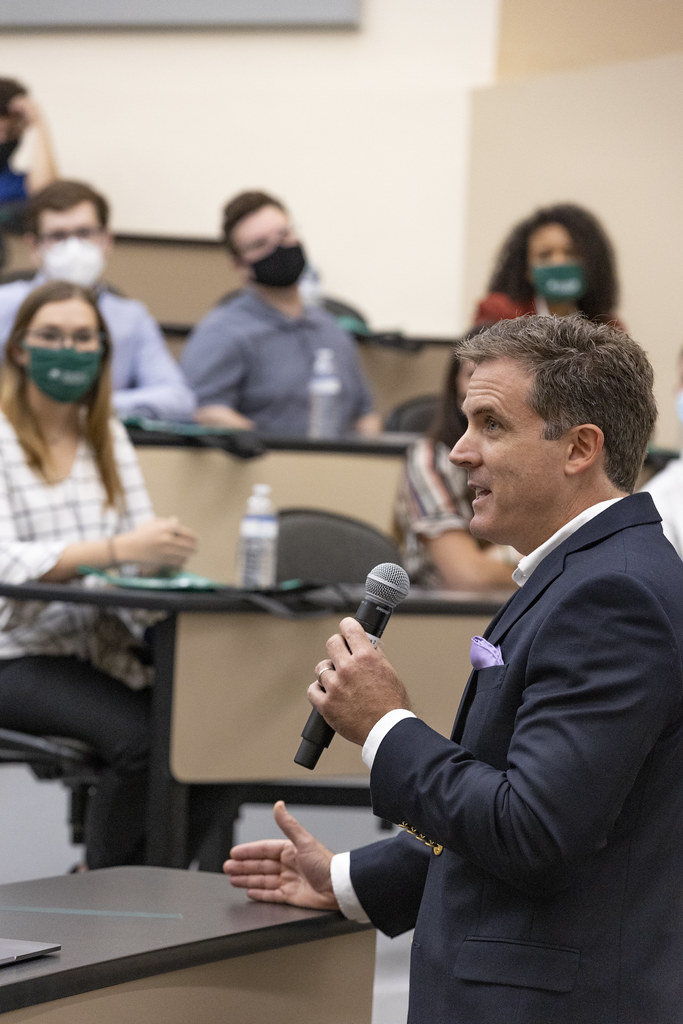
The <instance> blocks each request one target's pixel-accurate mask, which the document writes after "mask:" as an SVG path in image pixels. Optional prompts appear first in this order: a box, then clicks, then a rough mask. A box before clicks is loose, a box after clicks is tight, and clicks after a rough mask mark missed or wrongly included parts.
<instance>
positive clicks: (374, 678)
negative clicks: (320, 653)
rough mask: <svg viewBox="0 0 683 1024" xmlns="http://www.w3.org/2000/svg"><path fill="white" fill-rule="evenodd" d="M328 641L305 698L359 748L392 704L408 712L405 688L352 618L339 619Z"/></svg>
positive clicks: (337, 730) (408, 701) (393, 707)
mask: <svg viewBox="0 0 683 1024" xmlns="http://www.w3.org/2000/svg"><path fill="white" fill-rule="evenodd" d="M339 629H340V632H339V633H335V635H334V636H332V637H330V639H329V640H328V641H327V651H328V654H329V656H330V657H329V659H328V660H325V661H320V662H318V664H317V665H316V667H315V674H316V680H315V682H314V683H311V685H310V686H309V688H308V699H309V700H310V702H311V704H312V705H313V707H314V708H315V709H316V710H317V711H319V712H320V714H321V715H322V716H323V718H324V719H325V721H326V722H327V723H328V724H329V725H331V726H332V728H333V729H334V730H335V731H336V732H338V733H339V735H340V736H343V737H344V738H345V739H347V740H349V741H350V742H351V743H357V744H359V745H360V746H362V745H363V744H364V743H365V740H366V739H367V736H368V733H369V732H370V730H371V729H372V727H373V725H375V724H376V723H377V722H378V721H379V720H380V718H382V717H383V715H385V714H386V713H387V711H393V710H394V709H395V708H406V709H407V710H410V708H411V704H410V700H409V698H408V694H407V692H406V689H405V687H404V685H403V683H402V682H401V680H400V679H399V678H398V676H397V675H396V672H395V671H394V669H393V668H392V666H391V664H390V663H389V662H388V661H387V659H386V658H385V656H384V654H383V653H382V651H380V650H377V649H376V648H374V647H373V646H372V644H371V643H370V641H369V640H368V638H367V636H366V634H365V630H364V629H363V627H362V626H361V625H360V623H358V622H356V620H355V619H352V618H346V619H342V621H341V623H340V624H339Z"/></svg>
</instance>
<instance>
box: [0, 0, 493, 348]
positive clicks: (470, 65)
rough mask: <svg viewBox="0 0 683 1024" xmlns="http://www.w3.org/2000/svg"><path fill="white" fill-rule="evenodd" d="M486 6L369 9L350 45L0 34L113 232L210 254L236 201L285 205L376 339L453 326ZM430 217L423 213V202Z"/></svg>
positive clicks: (181, 34)
mask: <svg viewBox="0 0 683 1024" xmlns="http://www.w3.org/2000/svg"><path fill="white" fill-rule="evenodd" d="M496 12H497V0H478V2H477V3H476V4H473V3H471V2H469V0H421V2H420V3H419V4H417V3H414V2H413V0H365V3H364V4H363V20H362V27H361V28H360V29H359V30H358V31H258V30H255V31H245V30H242V31H230V30H213V31H195V32H192V31H167V32H160V31H136V32H126V31H109V32H102V31H91V32H61V31H60V32H35V33H16V32H15V33H3V34H2V71H1V73H2V74H5V75H7V74H11V75H16V76H18V77H21V78H22V79H25V80H26V82H27V83H30V85H31V86H32V87H33V89H34V90H35V93H36V96H37V97H38V98H39V100H40V101H41V103H42V105H43V107H44V108H45V110H46V112H47V114H48V117H49V121H50V124H51V125H52V127H53V129H54V135H55V139H56V142H57V151H58V155H59V161H60V165H61V168H62V172H63V173H64V174H66V175H69V176H79V177H83V178H85V179H89V180H91V181H92V182H93V183H96V184H97V185H99V186H100V187H101V188H102V189H103V190H104V191H105V192H107V193H108V195H109V196H110V197H111V199H112V201H113V204H114V210H115V226H116V227H117V228H118V229H119V230H121V231H131V232H132V231H147V232H153V233H162V234H169V235H178V234H189V235H194V236H215V235H216V233H217V231H218V227H219V208H220V206H221V205H222V203H223V202H224V201H225V199H226V198H227V197H228V196H229V195H231V194H232V193H233V192H235V191H237V190H239V189H242V188H245V187H253V186H265V187H267V188H269V189H272V190H273V191H275V192H276V193H279V194H281V195H282V196H283V197H284V198H285V199H286V200H287V201H288V202H289V203H290V205H291V207H292V210H293V212H294V215H295V218H296V221H297V223H298V224H299V226H300V228H301V230H302V232H303V234H304V236H305V239H306V240H307V242H308V247H309V250H310V254H311V256H312V258H313V259H314V261H315V262H317V263H318V265H319V267H320V270H321V272H322V276H323V279H324V282H325V285H326V287H327V290H328V291H329V292H330V294H333V295H338V296H340V297H345V298H347V299H348V300H349V301H353V302H354V303H355V304H357V305H358V306H359V307H360V308H361V309H363V310H365V311H366V313H367V315H368V317H369V318H370V320H371V322H372V323H373V324H374V325H375V326H377V327H385V328H393V327H401V328H403V329H405V330H411V331H412V332H414V333H430V334H434V333H437V334H445V335H452V334H453V333H454V332H455V331H456V330H457V329H459V328H460V326H461V319H462V318H461V311H460V309H459V308H458V298H459V291H458V282H459V280H460V279H461V276H462V269H463V268H462V238H463V211H464V188H465V177H464V175H465V166H466V138H467V118H468V105H467V100H468V94H469V90H470V89H471V87H472V86H475V85H482V84H484V83H486V82H490V81H491V80H492V76H493V67H494V60H495V30H496ZM435 196H437V197H438V200H437V201H436V202H435V201H434V197H435Z"/></svg>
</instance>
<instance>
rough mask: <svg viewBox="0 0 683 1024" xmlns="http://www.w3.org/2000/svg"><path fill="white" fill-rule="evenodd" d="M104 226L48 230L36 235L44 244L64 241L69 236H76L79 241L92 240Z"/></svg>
mask: <svg viewBox="0 0 683 1024" xmlns="http://www.w3.org/2000/svg"><path fill="white" fill-rule="evenodd" d="M103 231H104V228H75V230H74V231H48V232H47V233H46V234H44V235H38V240H39V241H40V242H43V243H44V244H45V245H56V244H57V243H58V242H66V241H67V239H69V238H78V239H80V240H81V242H92V241H93V240H94V239H96V238H101V236H102V233H103Z"/></svg>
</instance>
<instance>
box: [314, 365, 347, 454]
mask: <svg viewBox="0 0 683 1024" xmlns="http://www.w3.org/2000/svg"><path fill="white" fill-rule="evenodd" d="M308 393H309V397H310V413H309V418H308V436H309V437H323V438H324V437H339V435H340V434H341V432H342V422H341V413H342V408H341V381H340V379H339V377H338V376H337V367H336V364H335V360H334V352H333V351H332V349H331V348H319V349H318V351H317V352H316V354H315V362H314V364H313V375H312V376H311V380H310V383H309V385H308Z"/></svg>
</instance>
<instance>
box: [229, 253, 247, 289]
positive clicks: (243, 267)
mask: <svg viewBox="0 0 683 1024" xmlns="http://www.w3.org/2000/svg"><path fill="white" fill-rule="evenodd" d="M228 259H229V260H230V265H231V267H232V269H233V270H234V272H235V277H236V278H237V280H238V281H239V285H240V288H245V287H246V285H247V284H249V282H250V281H251V267H250V266H249V264H248V263H243V262H242V260H241V259H239V257H238V256H235V254H234V253H232V252H228Z"/></svg>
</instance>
